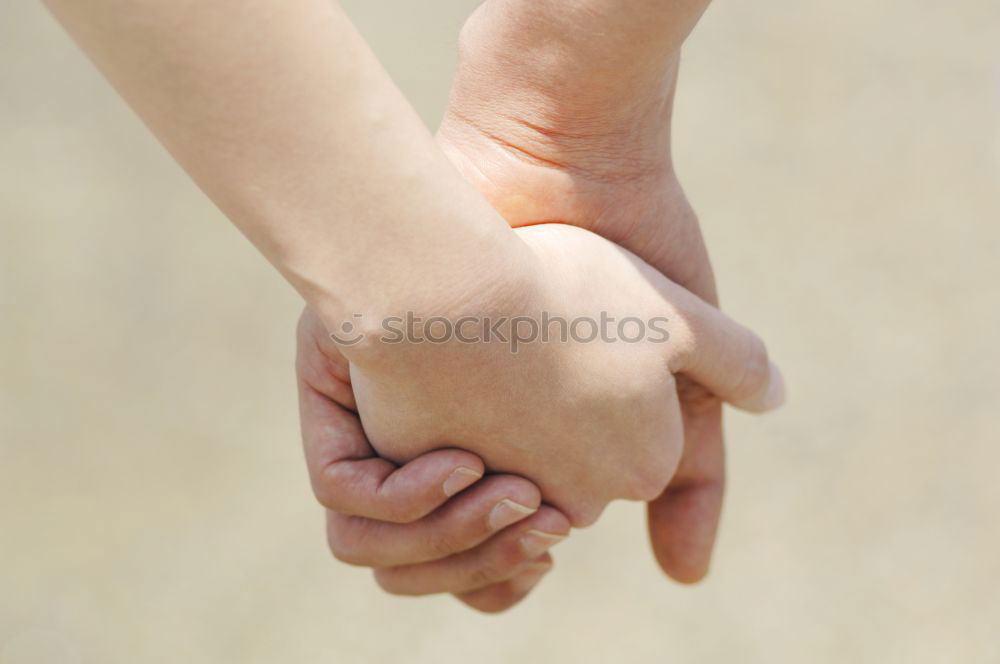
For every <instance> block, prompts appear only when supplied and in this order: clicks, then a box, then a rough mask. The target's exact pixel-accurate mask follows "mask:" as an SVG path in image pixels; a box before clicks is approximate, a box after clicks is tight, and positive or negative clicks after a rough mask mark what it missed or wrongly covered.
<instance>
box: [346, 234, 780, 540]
mask: <svg viewBox="0 0 1000 664" xmlns="http://www.w3.org/2000/svg"><path fill="white" fill-rule="evenodd" d="M518 235H519V236H520V238H521V239H522V240H523V241H524V243H525V245H526V246H527V247H528V248H529V250H530V251H531V252H532V254H533V255H534V256H535V260H534V261H533V262H530V263H529V264H527V265H517V266H514V267H513V269H512V272H513V276H512V277H511V276H509V275H496V276H495V278H494V279H492V280H491V281H492V282H493V283H494V284H495V287H494V289H493V290H492V292H483V293H480V294H479V296H478V297H475V298H473V300H471V301H470V302H456V301H455V300H454V298H452V297H451V296H450V294H449V295H445V296H444V297H443V300H442V305H441V306H440V307H439V308H434V307H432V308H431V309H429V310H427V311H423V312H418V313H420V314H422V315H421V316H420V318H422V319H423V320H429V317H430V316H442V317H443V318H444V319H447V320H450V321H452V322H454V330H455V331H456V333H455V334H451V335H450V336H449V335H445V337H444V338H441V333H440V330H439V331H437V332H434V331H433V330H432V329H431V328H430V327H425V328H423V329H419V328H418V329H417V330H416V332H411V333H408V334H407V335H406V339H405V340H404V341H402V342H401V343H388V336H389V335H387V334H383V335H381V336H379V333H378V332H377V330H379V329H381V327H380V326H379V325H378V324H371V325H370V327H369V328H368V329H369V335H368V337H367V339H366V340H365V341H364V342H363V343H361V344H358V345H353V346H351V347H350V348H349V349H347V348H345V349H344V351H343V352H344V354H345V356H346V357H347V358H348V359H349V360H350V368H351V371H350V375H351V384H352V387H353V390H354V395H355V398H356V402H357V406H358V412H359V413H360V415H361V420H362V423H363V425H364V430H365V432H366V433H367V435H368V438H369V440H370V441H371V443H372V446H373V448H374V449H375V450H377V451H378V452H379V454H380V455H381V456H383V457H385V458H388V459H392V460H393V461H395V462H398V463H403V462H407V461H410V460H412V459H414V458H416V457H417V456H419V455H421V454H424V453H425V452H427V451H429V450H433V449H439V448H442V447H459V448H462V449H466V450H469V451H472V452H475V453H477V454H478V455H479V456H480V457H481V458H482V459H483V461H484V462H485V464H486V466H487V467H488V468H491V469H494V470H497V471H500V472H512V473H517V474H520V475H523V476H525V477H528V478H530V479H532V480H533V481H534V482H535V483H536V484H537V485H538V487H539V488H540V489H541V491H542V496H543V497H544V499H545V500H546V502H548V503H550V504H552V505H553V506H555V507H557V508H558V509H559V510H561V511H562V512H563V513H564V514H566V516H567V517H569V519H570V521H571V523H572V524H573V525H574V526H577V527H582V526H586V525H589V524H590V523H593V522H594V521H595V520H596V519H597V517H598V516H599V515H600V512H601V511H602V510H603V508H604V506H605V505H606V504H607V503H608V502H609V501H611V500H614V499H616V498H629V499H640V500H652V499H654V498H655V497H657V496H659V495H660V493H661V492H662V491H663V489H664V487H665V486H666V484H667V482H668V481H669V480H670V478H671V476H672V475H673V473H674V471H675V469H676V467H677V464H678V461H679V459H680V456H681V451H682V447H683V430H682V422H681V416H680V411H679V405H678V401H677V395H676V386H675V383H674V377H673V374H674V373H680V374H684V375H687V376H689V377H690V378H692V379H693V380H695V381H697V382H698V383H699V384H702V385H704V386H705V387H706V388H707V389H709V390H711V391H712V393H714V394H716V395H719V396H720V397H722V398H724V399H726V400H728V401H730V402H731V403H733V404H734V405H736V406H738V407H742V408H745V409H748V410H754V411H759V410H766V409H769V408H772V407H775V406H777V405H778V404H779V403H780V401H781V399H782V398H783V394H782V388H781V382H780V378H779V377H778V374H777V372H776V370H775V369H774V368H773V367H772V366H771V365H770V364H769V362H768V359H767V354H766V352H765V350H764V346H763V344H762V343H761V342H760V340H759V339H758V338H757V337H756V336H754V335H753V334H752V333H750V332H749V331H747V330H745V329H744V328H742V327H740V326H739V325H737V324H736V323H734V322H732V321H730V320H729V319H727V318H726V317H725V316H723V315H722V314H721V313H720V312H719V311H718V310H717V309H715V308H714V307H711V306H709V305H706V304H705V303H704V302H702V301H701V300H699V299H698V298H696V297H694V296H693V295H691V294H690V293H688V292H687V291H685V290H684V289H682V288H680V287H679V286H677V285H676V284H674V283H673V282H671V281H669V280H668V279H666V278H665V277H663V275H661V274H660V273H658V272H657V271H656V270H653V269H652V268H650V267H649V266H648V265H646V264H644V263H643V262H642V261H641V260H639V259H638V258H636V257H635V256H634V255H633V254H631V253H630V252H628V251H626V250H624V249H622V248H620V247H618V246H617V245H614V244H612V243H610V242H608V241H607V240H604V239H602V238H600V237H598V236H597V235H594V234H593V233H590V232H587V231H584V230H581V229H577V228H574V227H571V226H566V225H562V224H542V225H538V226H533V227H530V228H525V229H519V230H518ZM512 284H515V286H512ZM520 289H523V290H520ZM398 313H399V314H400V315H402V313H403V312H402V311H400V312H398ZM466 316H478V318H476V319H475V320H474V322H473V324H472V326H471V328H467V329H465V330H464V332H463V334H464V336H465V337H469V336H470V335H471V336H473V337H475V336H476V335H477V331H478V330H479V329H480V327H479V325H480V324H482V329H483V330H484V332H485V330H486V328H487V326H488V324H489V321H490V320H494V321H495V320H498V318H499V317H500V316H508V317H510V319H511V320H514V319H516V317H519V316H524V317H528V318H533V320H534V321H545V320H546V318H547V317H548V318H549V319H550V325H549V327H548V328H546V324H545V323H544V322H542V323H541V324H540V325H537V324H536V327H535V337H534V339H533V341H528V340H527V338H524V339H521V341H522V344H521V346H520V347H519V348H517V352H512V350H513V348H512V347H511V346H509V344H508V343H507V340H506V339H499V338H497V337H496V336H494V337H493V338H492V339H489V338H487V337H488V335H485V334H482V335H479V336H478V338H474V339H472V341H473V342H468V341H467V340H466V339H462V338H460V337H459V335H458V332H459V324H458V323H457V321H460V320H463V319H464V317H466ZM484 316H485V317H484ZM586 319H589V321H591V324H590V326H587V325H585V326H584V329H591V330H593V334H581V335H578V336H573V333H572V330H575V329H576V327H575V323H573V325H572V326H570V328H569V329H570V330H571V333H570V335H569V337H568V338H563V339H561V340H560V339H558V338H555V339H553V340H551V342H550V343H542V342H541V341H540V340H539V337H538V332H539V327H540V328H542V329H549V330H551V329H552V326H551V320H556V321H559V320H562V321H563V322H564V323H563V325H562V326H560V325H558V324H557V325H556V326H555V327H556V328H557V331H556V332H553V333H552V334H553V336H555V335H556V334H557V333H558V330H559V329H563V330H565V329H566V324H565V322H566V321H579V320H584V322H585V323H586V322H587V320H586ZM608 319H609V320H610V321H611V324H612V326H614V324H615V322H616V321H619V324H618V326H617V335H615V333H614V332H613V331H612V332H611V333H610V336H611V337H612V339H610V340H601V339H597V340H592V341H590V340H581V339H580V338H579V336H589V337H591V338H593V337H594V336H595V335H597V330H598V324H597V321H602V323H601V329H604V322H603V321H605V320H608ZM526 320H527V318H526ZM626 320H631V321H634V323H635V324H636V325H638V329H642V328H643V327H644V329H645V333H642V332H640V333H639V334H637V333H636V330H637V327H636V326H635V325H633V327H631V328H628V330H629V331H628V333H627V334H626V332H625V331H623V330H624V328H623V327H622V326H623V324H624V323H623V322H624V321H626ZM656 322H666V323H667V324H666V328H667V329H668V330H669V338H667V337H665V336H662V334H660V333H661V330H660V329H659V328H657V326H656V324H655V323H656ZM612 329H613V328H612ZM385 332H388V329H386V330H385ZM654 332H655V333H656V334H654ZM515 335H517V328H516V327H514V326H512V327H511V328H510V329H509V330H508V332H507V336H509V337H510V338H511V339H513V338H514V337H515ZM560 336H562V335H561V334H560ZM601 336H602V338H603V337H604V336H605V335H604V334H602V335H601ZM432 337H438V340H437V342H435V343H430V342H427V341H426V339H429V338H432ZM614 337H617V340H615V339H614ZM626 338H627V340H625V339H626ZM397 341H398V340H397ZM664 342H665V343H664Z"/></svg>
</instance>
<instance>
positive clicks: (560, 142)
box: [300, 2, 725, 610]
mask: <svg viewBox="0 0 1000 664" xmlns="http://www.w3.org/2000/svg"><path fill="white" fill-rule="evenodd" d="M613 4H614V3H603V5H604V7H606V8H609V9H614V8H613V7H612V5H613ZM639 5H640V3H634V4H632V5H631V6H632V7H639ZM546 7H553V11H552V12H550V13H548V15H545V16H544V17H539V16H538V15H537V13H536V14H534V15H532V12H538V11H545V8H546ZM704 7H705V3H701V2H698V3H688V4H686V5H685V4H683V3H660V4H659V7H656V8H651V7H650V6H648V5H647V6H644V7H641V8H640V9H641V15H642V17H641V20H639V21H634V20H632V19H631V17H624V15H623V14H622V13H621V12H620V11H617V12H614V13H613V14H608V13H599V12H598V13H594V12H593V7H591V14H590V18H592V19H595V21H597V22H599V23H600V24H601V25H602V26H609V27H610V26H613V25H614V22H615V21H616V20H617V21H619V24H618V25H617V26H616V28H617V29H615V30H610V29H609V30H608V31H607V32H606V33H605V35H619V36H621V38H622V40H621V41H619V42H617V43H608V39H607V38H606V37H605V38H603V39H602V41H600V42H596V43H595V42H594V41H593V40H580V41H573V39H572V35H573V34H574V32H573V29H572V28H571V25H570V24H571V22H572V21H573V20H576V19H575V18H574V17H569V18H567V12H566V10H565V7H564V6H561V7H555V6H553V5H550V4H548V3H544V2H534V3H532V4H531V5H526V4H522V3H517V2H489V3H486V4H485V5H483V6H482V7H481V8H480V9H479V10H478V11H477V12H476V13H475V14H474V15H473V17H472V18H471V19H470V20H469V22H468V23H467V25H466V27H465V29H464V30H463V35H462V40H461V45H462V57H461V60H460V66H459V71H458V76H457V79H456V83H455V86H454V89H453V93H452V99H451V102H450V104H449V108H448V112H447V113H446V116H445V120H444V123H443V125H442V127H441V130H440V131H439V135H438V139H439V142H440V144H441V145H442V147H443V148H444V149H445V152H446V153H447V154H448V155H449V157H451V158H452V160H453V161H454V162H455V163H456V165H457V166H458V167H459V169H460V170H461V171H462V173H463V174H464V175H465V176H466V177H467V178H468V179H469V180H470V181H471V182H473V183H474V184H476V186H477V188H478V189H479V190H480V191H481V192H482V193H483V194H484V195H485V196H486V197H487V199H488V200H490V202H491V203H492V204H493V205H494V206H495V207H496V208H497V209H498V210H500V211H501V212H502V213H503V214H504V216H505V218H506V219H507V220H508V222H509V223H511V225H513V226H526V225H532V224H535V223H538V222H539V221H544V220H553V219H558V220H561V221H562V222H564V223H569V224H573V225H577V226H581V227H584V228H589V229H591V230H593V231H595V232H597V233H599V234H601V235H603V236H605V237H607V238H609V239H611V240H613V241H615V242H616V243H618V244H621V245H622V246H625V247H627V248H629V249H630V250H632V251H634V252H635V253H636V254H638V255H639V256H641V257H643V258H644V259H646V260H647V261H649V262H650V263H651V264H652V265H653V266H655V267H656V268H657V269H659V270H660V271H661V272H663V273H664V274H666V275H667V276H669V277H671V278H672V279H674V280H675V281H677V282H678V283H681V284H683V285H684V286H685V287H687V288H688V289H690V290H691V291H692V292H694V293H696V294H698V295H700V296H701V297H702V298H703V299H705V300H706V301H708V302H712V303H717V296H716V288H715V282H714V278H713V276H712V270H711V266H710V264H709V260H708V255H707V251H706V250H705V247H704V243H703V241H702V236H701V233H700V230H699V228H698V220H697V217H696V216H695V214H694V212H693V210H692V208H691V206H690V205H689V203H688V201H687V198H686V197H685V195H684V192H683V189H682V188H681V186H680V183H679V182H678V179H677V177H676V174H675V172H674V169H673V165H672V162H671V158H670V149H669V148H670V110H671V108H672V102H673V92H674V88H675V83H676V74H677V67H676V63H677V60H678V58H677V53H678V50H679V44H680V43H681V42H682V41H683V39H684V38H685V37H686V35H687V34H688V32H690V29H691V28H692V27H693V25H694V23H695V22H696V21H697V18H698V17H699V16H700V13H701V12H702V11H703V10H704ZM651 9H652V10H653V13H655V11H667V12H671V13H670V15H668V16H667V17H666V19H667V20H666V21H663V20H661V21H650V20H649V17H650V16H651ZM578 16H579V15H577V17H578ZM660 16H661V18H662V15H660ZM623 17H624V18H625V20H624V21H622V19H623ZM529 18H531V19H535V20H533V21H529V20H528V19H529ZM539 18H543V19H544V20H537V19H539ZM536 26H543V27H542V28H541V29H536ZM576 27H577V28H585V27H586V22H577V23H576ZM515 28H516V29H515ZM650 29H652V30H653V31H654V32H655V34H656V35H657V36H658V39H657V40H656V42H657V43H660V44H664V45H665V48H664V50H663V51H659V52H658V53H657V54H656V55H654V56H653V57H651V58H649V59H648V60H645V61H646V62H651V63H652V64H651V65H650V66H649V67H638V68H635V69H633V70H632V71H633V76H632V77H628V76H621V73H622V71H623V68H627V67H629V66H631V64H632V63H636V62H639V61H640V60H639V59H636V58H632V59H628V60H626V61H624V62H623V61H617V62H615V67H614V76H611V77H607V76H604V77H602V76H600V75H599V73H598V70H599V65H598V64H596V63H599V62H601V61H607V60H608V59H609V58H610V57H613V55H614V51H615V49H619V50H621V49H622V48H623V45H624V44H628V43H629V42H632V43H634V42H635V41H636V40H637V39H640V38H642V37H644V36H648V35H647V34H646V32H645V31H646V30H650ZM553 32H557V33H559V34H562V35H565V36H567V39H566V43H567V44H569V45H568V46H566V47H565V51H564V52H563V54H562V56H563V57H562V59H559V60H558V62H557V66H555V67H554V68H549V69H545V70H541V69H540V68H539V67H538V66H537V63H538V62H540V61H542V62H550V61H552V58H538V57H536V56H535V54H534V53H533V52H532V51H531V50H530V48H529V47H530V46H531V45H532V44H533V43H535V39H536V38H537V40H539V42H540V43H541V44H542V46H543V47H544V45H545V44H547V43H549V41H548V39H547V38H548V37H549V36H550V35H551V34H552V33H553ZM583 32H584V33H585V32H586V31H585V30H583ZM535 45H536V47H537V44H535ZM600 45H606V49H605V50H603V51H601V50H599V49H598V48H596V47H597V46H600ZM634 51H635V49H634V47H633V48H631V49H630V50H627V51H626V52H629V53H632V54H634ZM621 80H628V81H630V84H629V85H630V86H631V87H626V88H625V89H622V88H620V87H615V84H616V83H617V82H618V81H621ZM634 81H639V82H640V83H639V84H636V83H634ZM567 89H568V90H572V91H573V94H572V96H571V99H570V100H567V99H566V95H565V94H564V92H563V91H565V90H567ZM581 97H585V98H586V99H587V102H586V103H577V100H579V99H580V98H581ZM622 99H629V100H631V105H629V106H628V107H623V104H622V103H621V100H622ZM582 126H586V127H587V129H588V131H580V130H579V128H580V127H582ZM622 127H629V128H630V130H629V131H622V129H621V128H622ZM651 146H652V148H651ZM303 321H305V322H306V323H307V324H306V325H305V329H307V330H308V328H309V326H308V315H306V316H305V317H304V318H303ZM317 333H318V332H317ZM305 348H307V349H308V348H309V345H308V344H307V345H306V346H305ZM302 356H305V357H306V358H309V357H311V354H310V352H309V350H306V351H303V345H302V344H301V343H300V357H302ZM678 390H679V393H680V404H681V413H682V416H683V420H684V433H685V443H684V453H683V455H682V457H681V460H680V464H679V467H678V470H677V472H676V474H675V475H674V477H673V479H672V480H671V482H670V484H669V485H668V486H667V488H666V490H665V491H664V492H663V493H662V494H661V495H660V496H659V497H658V498H657V499H656V500H654V501H651V502H650V504H649V531H650V539H651V543H652V545H653V549H654V553H655V554H656V557H657V560H658V562H659V563H660V565H661V567H662V568H663V569H664V571H665V572H666V573H667V574H669V575H670V576H672V577H673V578H675V579H676V580H678V581H681V582H687V583H691V582H695V581H697V580H699V579H701V578H702V577H703V576H704V575H705V574H706V573H707V571H708V566H709V562H710V558H711V552H712V548H713V545H714V540H715V533H716V530H717V527H718V521H719V515H720V512H721V506H722V495H723V490H724V482H725V473H724V453H723V437H722V422H721V401H720V400H719V399H718V398H717V397H715V396H714V395H713V394H711V393H710V392H708V391H707V390H705V389H704V388H703V387H701V386H699V385H697V384H695V383H692V382H691V381H688V380H685V379H683V378H682V379H680V380H678ZM327 414H330V413H329V412H328V413H327ZM340 416H343V417H347V415H345V414H343V413H339V412H338V413H336V414H331V418H333V417H340ZM310 417H312V415H311V414H310V413H304V414H303V422H304V423H305V422H307V421H308V420H309V419H310ZM308 456H309V455H308V443H307V458H308ZM473 490H475V488H473ZM450 518H453V517H451V515H449V516H448V518H446V519H440V520H437V521H436V522H435V524H434V525H435V527H436V529H437V530H436V536H437V537H439V538H442V539H445V538H449V534H448V533H449V531H450V529H451V525H450V523H449V521H448V519H450ZM338 535H339V533H338ZM349 537H350V534H349V533H347V534H344V536H343V537H342V538H340V540H338V538H337V537H334V538H332V540H331V545H332V546H333V547H334V548H336V547H337V546H340V542H341V541H342V540H344V539H349ZM451 541H454V540H453V538H452V540H451ZM385 544H387V545H391V543H390V542H385ZM366 562H367V563H368V564H373V562H374V561H372V560H368V561H366ZM513 562H518V563H522V564H523V563H524V562H525V561H524V560H516V559H515V560H514V561H513ZM513 562H512V565H511V568H512V569H513V568H514V567H515V565H514V564H513ZM443 564H446V563H443ZM512 578H514V579H518V580H522V579H523V583H518V584H516V585H517V587H516V591H514V590H513V589H512V585H513V584H511V583H509V582H504V583H498V584H495V585H493V586H488V587H486V588H484V589H483V590H481V591H480V592H479V593H478V594H477V595H476V596H475V599H474V601H470V599H469V598H467V597H463V598H462V599H465V600H466V601H470V603H472V604H473V606H475V607H476V608H480V609H483V610H502V609H504V608H508V607H509V606H511V605H513V604H514V603H516V602H517V601H519V600H520V599H522V598H523V597H524V595H525V594H526V593H527V592H528V591H529V590H530V587H531V584H530V583H529V581H534V582H537V580H538V579H540V576H538V575H536V574H526V573H522V574H521V575H515V576H513V577H512Z"/></svg>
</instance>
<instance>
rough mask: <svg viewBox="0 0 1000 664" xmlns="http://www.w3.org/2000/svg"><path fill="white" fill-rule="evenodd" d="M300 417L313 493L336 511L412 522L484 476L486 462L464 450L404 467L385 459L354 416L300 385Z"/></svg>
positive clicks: (436, 453)
mask: <svg viewBox="0 0 1000 664" xmlns="http://www.w3.org/2000/svg"><path fill="white" fill-rule="evenodd" d="M299 413H300V418H301V423H302V442H303V446H304V450H305V457H306V466H307V467H308V469H309V479H310V482H311V483H312V488H313V493H314V494H315V495H316V498H317V500H319V502H320V503H321V504H322V505H323V506H324V507H326V508H327V509H331V510H333V511H335V512H340V513H341V514H348V515H353V516H361V517H366V518H369V519H377V520H380V521H392V522H396V523H408V522H411V521H416V520H417V519H420V518H421V517H424V516H426V515H427V514H430V513H431V512H433V511H434V510H435V509H437V508H438V507H439V506H441V505H442V504H443V503H444V502H445V501H447V500H448V498H450V497H451V496H453V495H455V494H456V493H458V492H459V491H461V490H462V489H464V488H466V487H468V486H470V485H472V484H474V483H475V482H476V481H478V480H479V478H481V477H482V476H483V470H484V467H483V462H482V460H481V459H480V458H479V457H478V456H476V455H475V454H472V453H470V452H466V451H464V450H456V449H442V450H434V451H432V452H428V453H426V454H424V455H422V456H419V457H417V458H416V459H414V460H413V461H410V462H409V463H407V464H406V465H404V466H396V465H395V464H393V463H391V462H390V461H387V460H385V459H382V458H381V457H379V456H377V455H376V454H375V451H374V450H373V449H372V447H371V445H369V444H368V440H367V439H366V438H365V434H364V430H363V429H362V428H361V422H360V420H359V419H358V416H357V415H356V414H355V413H353V412H351V411H350V410H348V409H347V408H344V407H343V406H341V405H340V404H338V403H336V402H335V401H333V400H332V399H329V398H327V397H326V396H324V395H323V394H320V393H319V392H317V391H316V390H315V389H313V388H312V387H310V386H309V385H307V384H305V383H304V382H301V381H300V384H299Z"/></svg>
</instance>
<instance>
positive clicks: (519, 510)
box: [489, 498, 538, 530]
mask: <svg viewBox="0 0 1000 664" xmlns="http://www.w3.org/2000/svg"><path fill="white" fill-rule="evenodd" d="M537 509H538V508H536V507H525V506H524V505H521V504H519V503H515V502H514V501H513V500H511V499H510V498H504V499H503V500H501V501H500V502H499V503H497V504H496V507H494V508H493V510H492V511H491V512H490V517H489V524H490V529H491V530H500V529H501V528H506V527H507V526H509V525H510V524H512V523H516V522H518V521H520V520H521V519H523V518H524V517H526V516H528V515H529V514H534V513H535V512H536V511H537Z"/></svg>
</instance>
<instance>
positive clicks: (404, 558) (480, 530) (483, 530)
mask: <svg viewBox="0 0 1000 664" xmlns="http://www.w3.org/2000/svg"><path fill="white" fill-rule="evenodd" d="M540 503H541V494H540V493H539V491H538V488H537V487H536V486H535V485H534V484H532V483H531V482H529V481H528V480H526V479H524V478H522V477H517V476H515V475H491V476H489V477H487V478H486V479H484V480H482V481H481V482H479V483H478V484H477V485H476V486H475V487H473V488H472V489H470V490H469V491H466V492H464V493H462V494H461V495H459V496H456V497H455V498H453V499H452V500H450V501H449V502H448V503H447V504H446V505H444V506H443V507H441V508H440V509H438V510H437V511H435V512H434V513H433V514H431V515H429V516H427V517H424V518H423V519H420V520H418V521H414V522H412V523H389V522H386V521H376V520H372V519H362V518H357V517H349V516H344V515H343V514H337V513H335V512H330V513H328V515H327V538H328V542H329V545H330V550H331V551H332V552H333V555H334V556H335V557H336V558H337V559H338V560H341V561H343V562H347V563H350V564H353V565H366V566H370V567H389V566H393V565H407V564H413V563H422V562H425V561H429V560H437V559H440V558H444V557H447V556H450V555H452V554H455V553H459V552H462V551H466V550H468V549H471V548H473V547H475V546H476V545H478V544H480V543H482V542H484V541H486V540H487V539H489V538H490V537H492V536H493V535H494V534H496V533H497V532H499V531H501V530H503V529H504V528H506V527H507V526H509V525H511V524H514V523H517V522H518V521H521V520H523V519H526V518H528V517H529V516H531V515H532V514H534V513H535V511H536V510H537V509H538V506H539V504H540Z"/></svg>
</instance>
